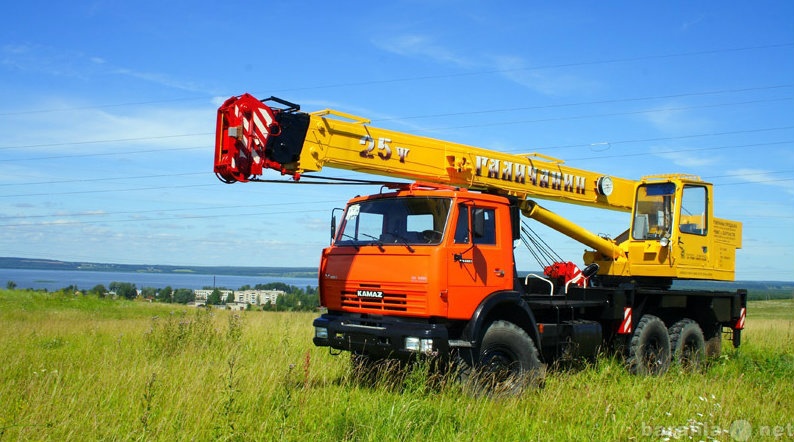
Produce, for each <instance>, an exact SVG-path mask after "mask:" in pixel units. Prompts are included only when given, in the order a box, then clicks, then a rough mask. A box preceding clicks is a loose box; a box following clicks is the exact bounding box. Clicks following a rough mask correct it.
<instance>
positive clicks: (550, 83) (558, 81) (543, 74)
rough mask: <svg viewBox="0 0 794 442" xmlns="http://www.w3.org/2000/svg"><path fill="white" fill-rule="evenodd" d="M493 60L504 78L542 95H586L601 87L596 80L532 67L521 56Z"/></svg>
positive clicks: (499, 57) (556, 70) (494, 58)
mask: <svg viewBox="0 0 794 442" xmlns="http://www.w3.org/2000/svg"><path fill="white" fill-rule="evenodd" d="M493 61H494V62H493V65H494V66H495V67H496V68H497V70H498V71H499V73H500V75H502V76H503V77H504V78H506V79H508V80H510V81H512V82H514V83H517V84H519V85H522V86H524V87H527V88H529V89H532V90H534V91H535V92H539V93H541V94H544V95H552V96H557V95H568V94H580V95H582V94H585V95H586V94H588V93H592V92H593V91H594V90H596V89H599V88H600V87H601V85H600V84H599V83H598V82H595V81H592V80H587V79H584V78H582V77H577V76H576V75H571V74H568V73H565V72H561V71H560V70H558V69H533V68H532V67H531V66H529V64H528V63H527V61H526V60H525V59H523V58H521V57H516V56H505V55H502V56H494V57H493Z"/></svg>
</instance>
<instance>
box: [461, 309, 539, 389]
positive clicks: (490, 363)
mask: <svg viewBox="0 0 794 442" xmlns="http://www.w3.org/2000/svg"><path fill="white" fill-rule="evenodd" d="M464 359H465V358H464ZM459 361H460V359H459ZM462 365H463V366H462V367H460V371H459V375H460V377H461V380H462V381H463V382H464V385H466V386H467V387H470V388H472V389H473V390H474V391H475V392H477V393H482V394H486V395H489V396H503V395H507V396H515V395H519V394H521V393H522V392H523V391H525V390H526V389H527V388H531V387H535V386H541V385H542V384H543V367H542V364H541V363H540V359H539V357H538V350H537V347H535V343H534V341H533V340H532V338H531V337H530V336H529V335H528V334H527V332H526V331H524V330H523V329H522V328H521V327H518V326H517V325H515V324H513V323H512V322H508V321H495V322H493V323H492V324H491V325H490V326H489V327H488V329H487V330H486V331H485V335H484V336H483V338H482V343H481V344H480V348H479V353H478V355H477V360H476V362H475V363H474V367H473V369H470V367H467V366H466V365H467V364H466V361H464V362H463V364H462Z"/></svg>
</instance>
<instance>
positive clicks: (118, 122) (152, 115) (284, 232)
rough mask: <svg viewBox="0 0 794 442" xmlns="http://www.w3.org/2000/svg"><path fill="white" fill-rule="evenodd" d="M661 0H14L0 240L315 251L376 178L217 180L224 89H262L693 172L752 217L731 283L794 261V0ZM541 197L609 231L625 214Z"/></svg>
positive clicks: (596, 165)
mask: <svg viewBox="0 0 794 442" xmlns="http://www.w3.org/2000/svg"><path fill="white" fill-rule="evenodd" d="M651 3H652V2H628V1H619V2H524V1H521V2H519V1H515V2H509V1H492V2H485V1H483V2H473V1H460V2H455V1H441V0H438V1H433V0H429V1H394V2H356V1H352V2H314V1H307V2H249V3H246V2H237V1H227V2H203V1H191V2H183V1H172V2H150V1H137V2H119V1H103V0H98V1H86V2H52V1H45V2H42V1H35V0H31V1H27V2H13V3H10V4H9V5H6V6H5V7H4V11H3V15H2V17H0V256H19V257H30V258H51V259H60V260H69V261H98V262H117V263H135V264H143V263H150V264H173V265H236V266H239V265H245V266H315V265H317V263H318V261H319V254H320V250H321V248H322V247H324V246H325V245H327V244H328V220H329V217H330V211H331V209H332V208H334V207H342V206H343V205H344V203H345V201H346V200H347V199H348V198H349V197H351V196H353V195H356V194H364V193H370V192H372V191H377V188H369V187H364V188H354V187H342V188H340V187H326V186H290V185H278V184H274V185H267V184H258V183H249V184H235V185H224V184H222V183H220V182H219V181H218V180H217V179H216V178H215V176H214V174H213V173H212V160H213V131H214V124H215V123H214V120H215V113H216V109H217V107H218V105H219V104H220V103H221V102H222V101H223V100H225V99H226V98H228V97H229V96H232V95H239V94H242V93H244V92H249V93H252V94H254V95H256V96H259V97H260V98H265V97H269V96H271V95H276V96H278V97H281V98H283V99H286V100H289V101H292V102H295V103H299V104H300V105H301V106H302V108H303V110H306V111H313V110H319V109H323V108H326V107H331V108H335V109H338V110H341V111H346V112H349V113H353V114H356V115H361V116H364V117H367V118H370V119H371V120H373V124H374V125H377V126H381V127H386V128H390V129H394V130H400V131H407V132H411V133H415V134H420V135H427V136H431V137H435V138H440V139H445V140H450V141H456V142H460V143H465V144H471V145H476V146H481V147H485V148H491V149H496V150H503V151H508V152H515V153H520V152H533V151H536V152H541V153H544V154H546V155H551V156H555V157H558V158H562V159H564V160H565V161H566V163H567V164H569V165H571V166H574V167H579V168H584V169H589V170H594V171H598V172H603V173H607V174H610V175H615V176H621V177H625V178H632V179H637V178H640V177H641V176H644V175H651V174H659V173H687V174H694V175H698V176H700V177H702V178H703V179H705V180H707V181H710V182H713V183H714V184H715V189H716V190H715V200H716V201H715V207H716V215H717V216H719V217H722V218H727V219H733V220H739V221H741V222H743V223H744V247H743V248H742V249H741V250H739V252H738V263H737V279H751V280H756V279H760V280H764V279H777V280H794V3H792V2H789V1H762V2H760V3H758V2H754V3H752V4H750V3H746V2H716V1H713V2H711V1H705V2H685V1H680V2H664V4H661V3H659V4H651ZM324 172H326V173H327V174H328V175H331V176H350V175H351V174H350V173H348V172H343V171H334V170H331V169H326V170H325V171H324ZM271 178H275V177H271ZM544 205H546V206H547V207H549V208H551V209H552V210H555V211H556V212H558V213H561V214H563V215H565V216H567V217H569V218H571V219H572V220H574V221H576V222H578V223H580V224H582V225H584V226H586V227H588V228H590V229H591V230H592V231H594V232H596V233H604V234H609V235H611V236H615V235H617V234H619V233H620V232H622V231H623V230H625V228H626V227H627V226H628V223H629V215H628V214H625V213H616V212H610V211H605V210H597V209H587V208H579V207H574V206H570V205H563V204H552V203H544ZM547 234H548V238H549V241H550V242H551V243H552V245H554V246H555V248H556V249H557V251H558V253H559V254H560V255H562V256H563V257H565V258H566V259H571V260H573V261H575V262H579V261H580V260H581V255H582V251H583V249H584V246H582V245H579V244H577V243H575V242H573V241H570V240H567V239H566V238H563V237H561V236H559V235H555V234H553V233H552V232H547ZM519 260H520V264H519V268H522V269H526V270H534V269H536V268H537V265H536V264H535V263H534V262H532V261H531V260H530V256H529V254H528V253H526V252H519Z"/></svg>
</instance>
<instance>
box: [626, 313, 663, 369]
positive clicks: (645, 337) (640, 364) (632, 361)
mask: <svg viewBox="0 0 794 442" xmlns="http://www.w3.org/2000/svg"><path fill="white" fill-rule="evenodd" d="M628 350H629V352H628V358H627V360H626V363H627V365H628V369H629V371H630V372H631V373H632V374H637V375H651V376H659V375H662V374H664V373H665V372H667V369H668V368H670V335H669V334H668V332H667V326H665V325H664V322H663V321H662V320H661V319H659V318H657V317H656V316H653V315H643V316H642V318H641V319H640V322H639V323H638V324H637V327H636V328H635V329H634V334H633V335H632V337H631V341H630V342H629V349H628Z"/></svg>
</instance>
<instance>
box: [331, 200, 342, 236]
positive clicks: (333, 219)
mask: <svg viewBox="0 0 794 442" xmlns="http://www.w3.org/2000/svg"><path fill="white" fill-rule="evenodd" d="M337 210H338V211H340V212H341V211H342V209H340V208H335V209H333V210H331V244H333V242H334V238H336V211H337Z"/></svg>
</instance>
